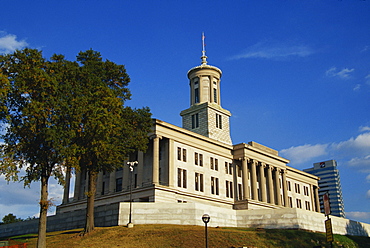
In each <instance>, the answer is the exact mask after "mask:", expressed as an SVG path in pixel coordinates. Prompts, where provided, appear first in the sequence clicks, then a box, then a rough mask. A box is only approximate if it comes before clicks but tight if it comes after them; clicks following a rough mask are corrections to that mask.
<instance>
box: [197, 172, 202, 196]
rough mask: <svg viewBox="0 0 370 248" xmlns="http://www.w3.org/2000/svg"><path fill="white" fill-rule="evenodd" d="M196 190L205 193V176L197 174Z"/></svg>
mask: <svg viewBox="0 0 370 248" xmlns="http://www.w3.org/2000/svg"><path fill="white" fill-rule="evenodd" d="M195 190H196V191H201V192H203V174H200V173H197V172H196V173H195Z"/></svg>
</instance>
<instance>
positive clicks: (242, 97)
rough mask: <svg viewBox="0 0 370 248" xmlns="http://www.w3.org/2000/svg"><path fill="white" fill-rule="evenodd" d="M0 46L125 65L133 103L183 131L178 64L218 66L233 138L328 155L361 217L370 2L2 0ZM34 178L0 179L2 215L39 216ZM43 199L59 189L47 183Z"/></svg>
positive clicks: (184, 85)
mask: <svg viewBox="0 0 370 248" xmlns="http://www.w3.org/2000/svg"><path fill="white" fill-rule="evenodd" d="M2 10H3V11H2V13H1V15H0V53H9V52H12V51H13V50H14V49H20V48H23V47H25V46H28V47H31V48H38V49H41V50H43V52H44V56H45V57H47V58H49V57H50V56H51V55H52V54H54V53H60V54H64V55H66V57H67V58H68V59H70V60H74V59H75V56H76V55H77V53H78V52H79V51H84V50H87V49H90V48H92V49H94V50H96V51H99V52H100V53H101V54H102V56H103V57H104V58H105V59H109V60H112V61H114V62H115V63H118V64H124V65H125V66H126V69H127V72H128V74H129V75H130V77H131V84H130V89H131V90H132V93H133V97H132V100H131V101H130V102H129V103H128V104H129V105H131V106H134V107H142V106H149V107H150V108H151V111H152V113H153V117H155V118H158V119H161V120H163V121H166V122H169V123H172V124H175V125H178V126H181V117H180V115H179V113H180V112H181V111H182V110H184V109H186V108H188V107H189V86H188V79H187V71H188V70H189V69H190V68H192V67H194V66H197V65H199V64H200V62H201V60H200V56H201V50H202V43H201V33H202V32H205V36H206V51H207V56H208V62H209V64H211V65H214V66H217V67H219V68H220V69H221V70H222V71H223V76H222V81H221V95H222V99H221V100H222V106H223V107H224V108H225V109H227V110H229V111H231V113H232V117H231V118H230V123H231V135H232V140H233V143H234V144H237V143H241V142H245V143H246V142H249V141H252V140H253V141H256V142H258V143H261V144H263V145H266V146H268V147H271V148H273V149H276V150H278V151H279V152H280V155H281V156H283V157H285V158H287V159H290V161H291V162H290V164H289V165H290V166H292V167H295V168H298V169H305V168H309V167H312V164H313V163H314V162H320V161H325V160H329V159H335V160H337V162H338V168H339V170H340V175H341V181H342V188H343V196H344V203H345V211H346V213H347V217H348V218H350V219H354V220H359V221H363V222H367V223H370V15H369V13H370V1H361V0H341V1H338V0H312V1H304V0H301V1H296V0H281V1H267V0H266V1H258V0H250V1H240V0H236V1H206V0H204V1H191V0H190V1H175V0H173V1H168V0H167V1H142V0H138V1H113V0H107V1H92V0H90V1H88V0H79V1H70V0H65V1H41V0H40V1H26V0H24V1H19V0H13V1H9V0H8V1H7V0H5V1H2ZM39 188H40V185H39V183H33V184H32V185H31V188H30V189H23V187H22V185H21V184H19V183H10V184H6V182H5V180H4V179H3V177H1V178H0V192H1V194H0V218H2V217H3V216H4V215H6V214H8V213H13V214H15V215H16V216H18V217H22V218H26V217H27V216H33V215H35V214H37V213H38V205H37V201H38V197H39V191H40V190H39ZM49 192H50V193H51V197H53V198H54V200H55V203H56V204H59V203H60V202H61V193H62V188H61V186H58V185H56V184H55V182H51V185H50V190H49Z"/></svg>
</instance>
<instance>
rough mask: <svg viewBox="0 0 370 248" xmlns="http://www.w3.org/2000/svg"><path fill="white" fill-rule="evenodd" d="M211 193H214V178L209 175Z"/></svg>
mask: <svg viewBox="0 0 370 248" xmlns="http://www.w3.org/2000/svg"><path fill="white" fill-rule="evenodd" d="M211 194H212V195H214V194H215V178H214V177H211Z"/></svg>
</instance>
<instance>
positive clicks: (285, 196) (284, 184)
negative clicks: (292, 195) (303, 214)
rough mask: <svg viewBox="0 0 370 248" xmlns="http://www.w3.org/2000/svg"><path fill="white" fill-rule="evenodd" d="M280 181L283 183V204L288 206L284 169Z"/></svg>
mask: <svg viewBox="0 0 370 248" xmlns="http://www.w3.org/2000/svg"><path fill="white" fill-rule="evenodd" d="M281 173H282V179H281V180H282V182H281V184H282V185H283V198H284V206H285V207H288V206H289V205H288V186H287V180H286V170H282V171H281Z"/></svg>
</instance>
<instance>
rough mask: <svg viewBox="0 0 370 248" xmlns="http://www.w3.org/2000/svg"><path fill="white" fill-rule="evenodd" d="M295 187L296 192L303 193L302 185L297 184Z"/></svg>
mask: <svg viewBox="0 0 370 248" xmlns="http://www.w3.org/2000/svg"><path fill="white" fill-rule="evenodd" d="M294 187H295V192H296V193H298V194H300V193H301V188H300V185H299V184H298V183H295V184H294Z"/></svg>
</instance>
